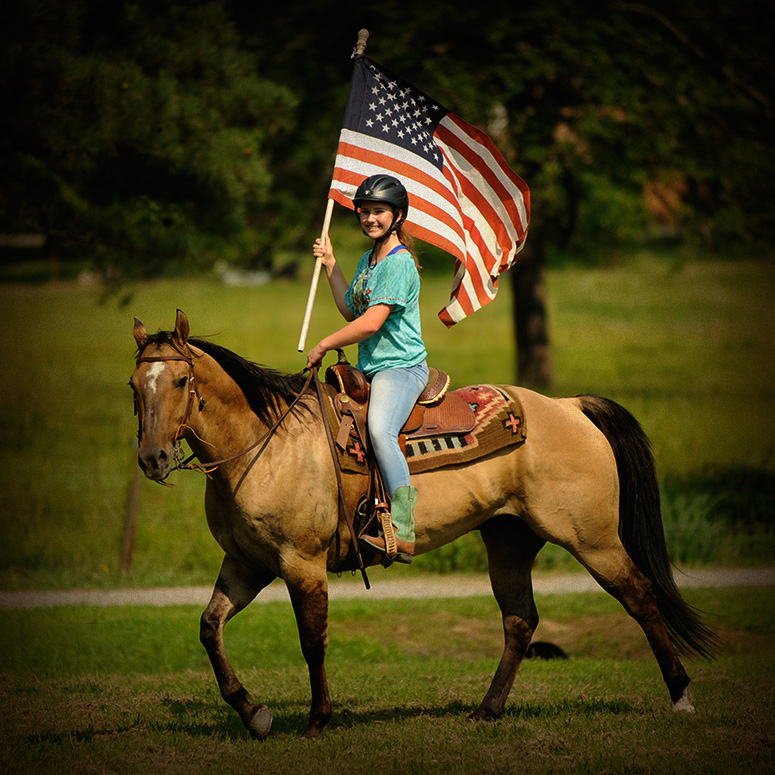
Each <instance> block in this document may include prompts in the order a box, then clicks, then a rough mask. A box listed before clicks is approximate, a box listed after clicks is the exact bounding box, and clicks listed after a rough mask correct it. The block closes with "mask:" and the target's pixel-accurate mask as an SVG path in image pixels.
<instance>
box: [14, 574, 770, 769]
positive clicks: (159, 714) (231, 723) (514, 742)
mask: <svg viewBox="0 0 775 775" xmlns="http://www.w3.org/2000/svg"><path fill="white" fill-rule="evenodd" d="M774 595H775V591H774V590H773V589H772V588H757V589H745V588H743V589H714V590H689V591H687V593H686V596H687V598H688V600H689V602H691V603H692V604H694V605H696V606H698V607H700V608H702V609H703V610H705V611H708V612H710V614H711V619H712V621H713V622H714V624H716V625H717V626H719V627H720V629H721V631H722V634H723V638H724V641H725V644H726V647H725V650H724V652H723V653H722V654H721V655H720V657H719V659H717V660H716V661H713V662H707V661H704V660H694V659H692V660H688V661H687V669H688V671H689V674H690V675H691V676H692V678H693V679H694V681H693V701H694V703H695V705H696V707H697V712H696V713H695V714H690V715H680V716H676V715H674V714H672V713H671V712H670V709H669V708H670V703H669V699H668V696H667V692H666V690H665V688H664V685H663V683H662V680H661V677H660V675H659V670H658V668H657V665H656V662H655V661H654V659H653V657H652V656H651V654H650V652H649V650H648V646H647V643H646V640H645V637H644V636H643V634H642V632H640V630H639V629H638V628H637V627H636V626H635V625H634V623H633V622H632V621H631V620H630V619H629V618H628V617H627V616H626V614H625V613H624V612H623V611H622V609H621V608H620V607H619V605H618V604H617V603H616V602H615V601H613V600H612V599H611V598H610V597H609V596H607V595H605V594H602V593H585V594H570V595H538V596H537V603H538V608H539V611H540V613H541V616H542V622H541V624H540V625H539V629H538V631H537V633H536V638H537V639H544V640H551V641H552V642H554V643H557V644H558V645H560V646H561V647H562V648H563V649H565V651H566V652H567V653H568V654H569V656H570V658H569V659H568V660H562V661H560V660H554V661H540V660H529V661H526V662H525V663H524V664H523V666H522V668H521V669H520V672H519V674H518V676H517V680H516V682H515V685H514V688H513V690H512V693H511V698H510V701H509V703H508V704H507V707H506V713H505V715H504V717H503V719H501V720H500V721H498V722H493V723H477V724H472V723H470V722H467V721H466V720H465V716H466V715H467V714H468V713H470V712H471V711H472V710H473V709H474V708H475V707H476V705H477V704H478V703H479V701H480V700H481V698H482V696H483V694H484V691H485V690H486V687H487V685H488V684H489V681H490V679H491V678H492V674H493V672H494V670H495V666H496V664H497V660H498V658H499V656H500V649H501V642H502V635H501V628H500V618H499V614H498V612H497V606H496V604H495V602H494V601H493V600H492V599H490V598H467V599H455V600H453V599H445V600H425V601H420V600H412V601H401V602H395V601H384V602H381V603H378V604H375V603H373V602H371V603H370V602H368V601H337V602H335V603H333V604H332V606H331V624H330V634H331V644H330V648H329V659H328V665H329V678H330V682H331V690H332V699H333V702H334V718H333V720H332V723H331V724H330V725H329V727H328V728H327V729H326V730H325V731H324V733H323V734H322V735H321V737H320V738H318V739H317V740H315V741H312V742H310V741H305V740H300V739H298V738H299V735H300V734H301V732H302V731H303V729H304V726H305V721H306V714H307V711H308V701H309V689H308V683H307V677H306V668H305V666H304V663H303V660H302V657H301V653H300V649H299V646H298V639H297V636H296V633H295V625H294V622H293V615H292V612H291V608H290V605H289V604H288V603H266V604H263V605H261V604H255V605H253V606H252V607H250V608H248V609H247V610H246V611H245V612H243V613H242V614H240V616H238V617H237V618H236V619H235V620H234V621H233V622H232V623H231V624H230V625H229V628H228V630H227V634H226V639H227V646H228V648H229V652H230V656H231V658H232V661H233V664H234V666H235V669H236V670H237V672H238V674H239V675H240V677H241V678H242V680H243V681H244V683H245V684H246V686H247V687H248V689H249V690H250V691H251V692H252V693H253V694H254V695H255V697H256V699H260V700H261V701H263V702H266V703H268V704H269V705H270V706H271V707H272V709H273V711H274V713H275V723H274V726H273V730H272V733H271V735H270V736H269V738H268V739H267V740H266V741H264V742H263V743H258V742H256V741H255V740H253V739H251V738H250V737H249V736H248V734H247V733H246V732H245V731H244V729H243V728H242V725H241V723H240V721H239V719H238V718H237V716H236V714H234V713H233V711H231V709H230V708H228V707H227V706H226V705H225V703H224V702H223V701H222V700H221V698H220V695H219V693H218V690H217V688H216V685H215V680H214V678H213V676H212V673H211V670H210V668H209V665H208V663H207V658H206V656H205V652H204V650H203V649H202V648H201V646H200V645H199V643H198V639H197V633H198V619H199V613H200V611H199V609H196V608H191V607H173V608H168V609H158V608H145V607H134V608H122V609H115V608H113V609H96V608H70V609H66V608H61V609H50V610H34V611H6V612H4V614H3V620H4V627H3V628H2V629H1V630H0V654H2V657H0V660H1V661H0V665H1V666H2V667H1V668H0V670H1V671H2V673H3V675H2V682H1V683H0V771H2V772H3V773H7V774H8V775H22V774H24V775H26V774H27V773H31V772H57V773H61V775H76V774H77V775H81V774H82V773H143V774H144V775H152V774H155V773H164V774H165V775H176V774H177V773H181V774H182V773H186V775H195V774H196V773H206V772H215V773H219V775H231V773H234V774H235V775H236V774H237V773H240V774H241V773H244V772H261V773H266V774H267V775H274V774H275V773H277V774H278V775H279V774H282V775H296V774H297V773H299V774H301V773H308V774H310V775H312V774H318V773H320V774H321V775H322V774H323V773H326V775H328V773H343V774H344V775H348V774H350V773H353V774H354V773H367V772H391V773H396V775H404V773H422V774H423V775H436V773H439V774H441V773H443V774H444V775H469V774H470V775H482V774H484V775H487V774H489V773H493V774H494V773H528V775H529V774H530V773H617V775H618V773H666V774H671V773H676V774H681V775H683V774H684V773H700V772H702V773H719V775H721V774H722V773H723V775H728V773H731V772H746V773H747V774H748V775H768V773H771V772H772V771H773V767H774V766H775V761H774V759H775V756H774V755H773V752H775V732H773V729H775V691H774V690H775V660H774V659H773V657H775V637H773V636H775V605H773V602H774V599H773V598H774Z"/></svg>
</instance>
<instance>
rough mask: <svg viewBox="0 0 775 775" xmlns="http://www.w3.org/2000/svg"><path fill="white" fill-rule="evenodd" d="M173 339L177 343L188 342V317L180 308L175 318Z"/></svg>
mask: <svg viewBox="0 0 775 775" xmlns="http://www.w3.org/2000/svg"><path fill="white" fill-rule="evenodd" d="M175 339H177V341H178V344H186V342H188V318H187V317H186V316H185V314H183V311H182V310H178V316H177V317H176V318H175Z"/></svg>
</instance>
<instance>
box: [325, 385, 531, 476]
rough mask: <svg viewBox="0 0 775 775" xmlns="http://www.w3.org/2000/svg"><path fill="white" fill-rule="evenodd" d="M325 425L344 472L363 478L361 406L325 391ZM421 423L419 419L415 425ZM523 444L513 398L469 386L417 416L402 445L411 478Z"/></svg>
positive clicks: (497, 390) (501, 391)
mask: <svg viewBox="0 0 775 775" xmlns="http://www.w3.org/2000/svg"><path fill="white" fill-rule="evenodd" d="M326 389H327V392H328V394H329V396H330V398H331V400H330V402H329V403H328V406H327V412H328V419H329V424H330V426H331V428H332V429H333V431H334V433H335V435H336V446H337V450H338V452H339V462H340V465H341V468H342V470H343V471H351V472H354V473H356V472H357V473H363V474H366V473H368V471H369V463H370V458H371V456H370V455H369V454H368V435H367V431H366V424H367V413H366V408H365V406H364V405H362V404H360V403H359V402H357V401H354V399H352V398H351V397H350V396H348V395H346V394H344V393H341V392H337V390H336V388H334V387H333V386H331V385H330V384H329V385H326ZM418 418H419V419H418ZM525 438H526V426H525V415H524V411H523V409H522V405H521V404H520V402H519V400H518V399H517V397H516V396H514V395H512V394H511V393H509V392H507V390H506V389H505V387H502V386H498V385H473V386H470V387H465V388H460V389H459V390H453V391H448V392H446V393H445V394H444V395H443V397H442V398H441V400H439V401H438V402H437V403H435V404H433V405H431V406H424V407H423V406H421V407H420V411H418V410H417V408H416V410H415V412H413V413H412V416H411V417H410V418H409V420H408V421H407V424H406V425H405V426H404V431H403V432H402V434H401V438H400V442H401V446H402V448H403V449H404V454H405V455H406V459H407V462H408V464H409V471H410V473H413V474H414V473H421V472H423V471H431V470H433V469H436V468H441V467H444V466H449V465H456V464H460V463H466V462H469V461H471V460H476V459H477V458H480V457H484V456H485V455H489V454H490V453H492V452H495V451H497V450H499V449H502V448H504V447H508V446H515V445H517V444H521V443H523V442H524V440H525Z"/></svg>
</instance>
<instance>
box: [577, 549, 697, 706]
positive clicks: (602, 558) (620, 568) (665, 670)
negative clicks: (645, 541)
mask: <svg viewBox="0 0 775 775" xmlns="http://www.w3.org/2000/svg"><path fill="white" fill-rule="evenodd" d="M574 554H575V556H576V558H577V559H578V560H579V562H581V563H582V565H584V567H585V568H586V569H587V570H588V571H589V572H590V573H591V574H592V576H593V577H594V579H595V580H596V581H597V582H598V584H600V586H601V587H602V588H603V589H604V590H605V591H606V592H608V593H609V594H610V595H611V596H612V597H614V598H615V599H616V600H618V601H619V602H620V603H621V604H622V606H624V609H625V611H627V613H628V614H629V615H630V616H631V617H632V618H633V619H635V621H636V622H637V623H638V625H639V626H640V628H641V629H642V630H643V632H644V633H645V635H646V638H647V639H648V642H649V646H650V647H651V650H652V652H653V653H654V656H655V657H656V660H657V663H658V665H659V669H660V671H661V672H662V678H663V680H664V682H665V685H666V686H667V689H668V691H669V692H670V699H671V700H672V708H673V711H675V712H681V711H687V712H693V711H694V707H693V706H692V704H691V702H689V698H688V687H689V683H690V679H689V676H688V675H687V673H686V670H685V669H684V666H683V664H682V663H681V660H680V658H679V656H678V651H677V649H676V648H675V646H674V645H673V641H672V639H671V637H670V634H669V632H668V630H667V626H666V624H665V619H664V617H663V615H662V613H661V611H660V610H659V604H658V602H657V596H656V594H655V592H654V587H653V584H652V583H651V581H649V579H648V578H646V576H645V575H644V574H643V573H641V571H640V570H638V568H637V567H636V565H635V563H633V561H632V560H631V559H630V557H629V555H628V554H627V553H626V551H625V550H624V547H622V546H621V544H619V548H618V549H608V550H606V551H602V550H600V551H593V552H588V551H583V552H574Z"/></svg>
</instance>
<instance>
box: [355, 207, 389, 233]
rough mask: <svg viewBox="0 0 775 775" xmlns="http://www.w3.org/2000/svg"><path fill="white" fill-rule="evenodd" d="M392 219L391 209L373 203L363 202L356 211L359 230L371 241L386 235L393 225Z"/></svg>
mask: <svg viewBox="0 0 775 775" xmlns="http://www.w3.org/2000/svg"><path fill="white" fill-rule="evenodd" d="M394 217H395V214H394V213H393V209H392V208H391V207H386V206H385V205H383V204H379V203H374V202H364V203H363V204H362V205H361V208H360V210H359V211H358V218H359V219H360V222H361V229H362V230H363V233H364V234H365V235H366V236H367V237H371V239H379V238H380V237H383V236H384V235H385V234H387V232H388V231H389V229H390V227H391V226H392V225H393V219H394Z"/></svg>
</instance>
